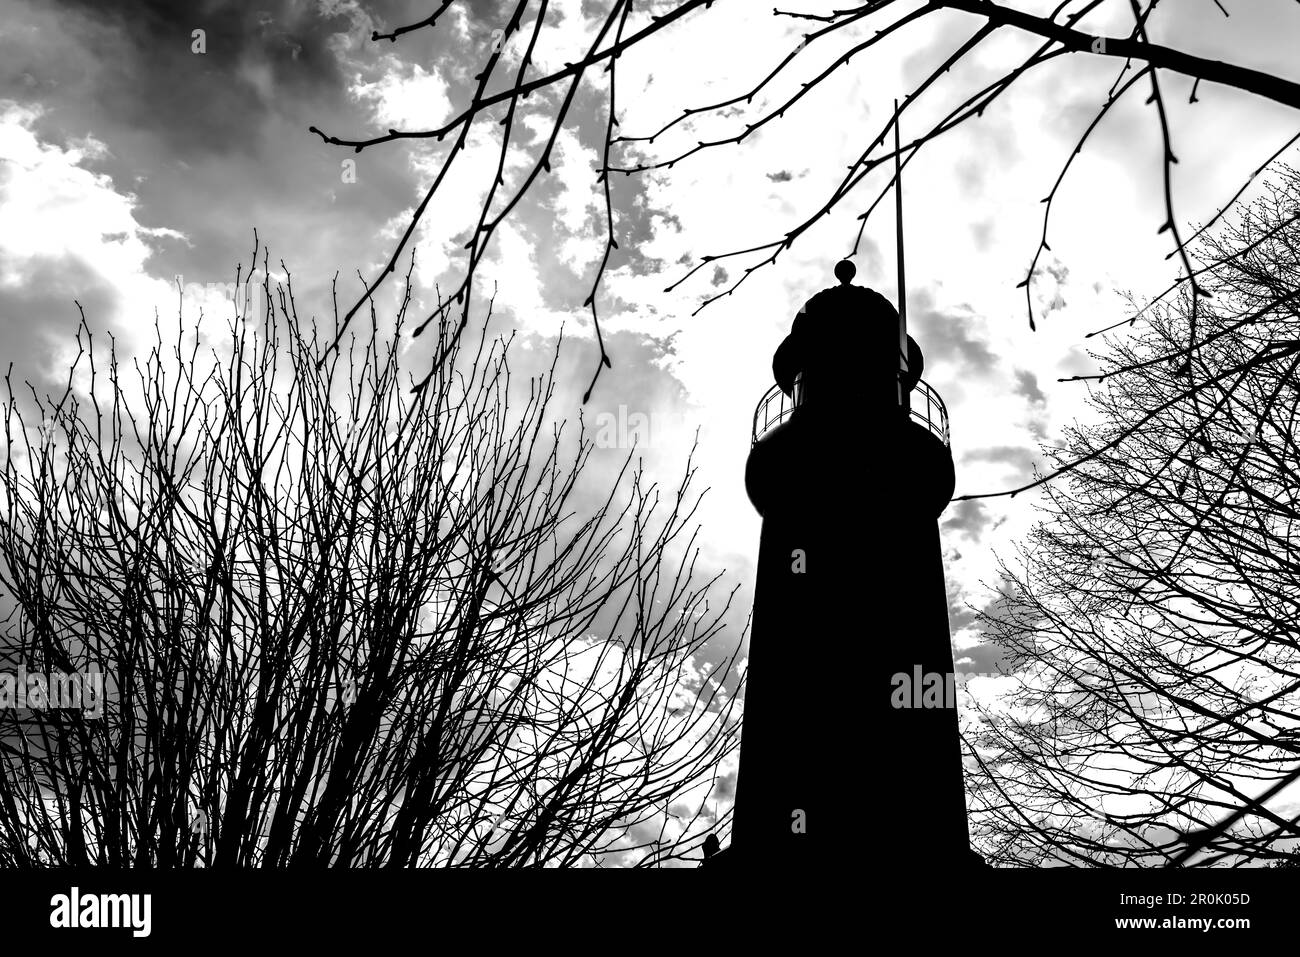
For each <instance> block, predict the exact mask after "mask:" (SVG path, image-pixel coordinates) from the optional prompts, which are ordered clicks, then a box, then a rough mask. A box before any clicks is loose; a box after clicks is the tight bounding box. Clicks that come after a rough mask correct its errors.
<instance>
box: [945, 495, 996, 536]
mask: <svg viewBox="0 0 1300 957" xmlns="http://www.w3.org/2000/svg"><path fill="white" fill-rule="evenodd" d="M991 521H992V518H991V517H990V516H989V513H988V509H987V508H985V507H984V503H983V502H981V501H980V500H979V499H967V500H966V501H963V502H958V503H957V504H956V506H954V507H953V508H952V509H950V510H949V512H948V513H947V514H946V517H945V518H944V520H943V527H944V530H945V531H951V532H958V533H960V534H962V535H964V536H965V537H966V538H969V539H971V540H972V541H976V542H977V541H979V537H980V533H982V532H983V531H984V529H986V528H987V527H988V526H989V523H990V522H991Z"/></svg>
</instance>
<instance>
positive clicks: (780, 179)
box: [767, 169, 794, 183]
mask: <svg viewBox="0 0 1300 957" xmlns="http://www.w3.org/2000/svg"><path fill="white" fill-rule="evenodd" d="M767 178H768V179H770V180H771V181H772V182H774V183H788V182H790V180H792V179H794V174H793V173H791V172H790V171H789V170H788V169H783V170H780V171H779V172H776V173H768V174H767Z"/></svg>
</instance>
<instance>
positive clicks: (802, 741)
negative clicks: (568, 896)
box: [709, 262, 982, 871]
mask: <svg viewBox="0 0 1300 957" xmlns="http://www.w3.org/2000/svg"><path fill="white" fill-rule="evenodd" d="M835 274H836V277H837V279H838V283H837V284H836V285H835V286H833V287H831V288H829V289H825V290H823V291H822V292H820V293H818V294H817V295H815V296H813V297H812V299H810V300H809V301H808V303H807V304H806V305H805V306H804V308H803V309H802V310H800V313H799V315H798V316H797V317H796V318H795V320H794V325H793V328H792V329H791V332H790V335H789V336H787V337H786V339H785V340H784V341H783V342H782V343H781V345H780V347H779V348H778V349H777V351H776V354H775V356H774V358H773V372H774V374H775V378H776V383H777V384H776V385H775V386H774V387H773V388H772V389H771V390H770V391H769V392H768V394H767V395H765V396H764V397H763V399H762V401H761V402H760V403H759V405H758V409H757V411H756V413H755V418H754V434H753V439H754V444H753V447H752V449H751V451H750V454H749V459H748V463H747V465H746V470H745V485H746V490H747V492H748V494H749V498H750V500H751V502H752V503H753V505H754V507H755V508H756V509H757V510H758V512H759V514H760V515H762V517H763V525H762V535H761V539H760V544H759V558H758V575H757V582H756V587H755V598H754V618H753V629H752V632H751V637H750V648H749V672H748V678H747V687H746V691H745V712H744V724H743V728H742V734H741V747H740V770H739V778H738V782H737V792H736V803H735V816H734V821H733V827H732V834H731V843H730V846H729V847H728V848H726V849H725V850H722V851H721V852H719V853H717V854H715V855H714V856H713V857H712V858H711V860H710V861H709V863H710V864H715V863H716V864H726V865H728V866H737V865H742V864H745V865H747V864H754V865H758V866H766V865H772V864H776V865H793V866H802V865H807V866H810V867H820V866H821V865H823V864H829V863H830V862H831V861H832V860H834V861H838V862H840V863H841V865H842V862H843V861H844V860H845V858H846V857H850V858H852V859H857V860H859V861H863V862H867V861H870V862H873V863H878V864H879V865H880V866H882V867H886V868H889V869H891V870H903V871H907V870H919V869H921V868H927V869H928V868H931V867H935V866H943V865H945V864H948V865H955V866H964V865H967V864H971V863H975V862H979V859H978V858H977V857H975V855H973V853H972V852H971V851H970V842H969V836H968V832H967V824H966V805H965V789H964V784H963V775H962V764H961V749H960V739H959V734H958V723H957V712H956V710H955V707H954V704H955V703H954V701H953V700H952V694H951V689H952V686H953V679H952V677H951V676H952V673H953V656H952V645H951V640H950V635H949V630H948V601H947V593H946V589H945V585H944V571H943V559H942V554H941V550H940V544H939V529H938V517H939V515H940V513H941V512H942V511H943V510H944V508H945V507H946V506H947V505H948V503H949V501H950V499H951V497H952V492H953V485H954V473H953V460H952V454H951V451H950V449H949V444H948V438H949V437H948V417H947V412H946V410H945V408H944V405H943V402H942V400H941V399H940V398H939V396H938V394H937V393H936V392H935V391H934V390H933V389H931V388H930V387H929V386H928V385H926V383H924V382H923V381H921V379H920V373H921V369H922V364H923V358H922V355H921V350H920V348H919V347H918V346H917V344H916V342H915V340H913V339H912V338H911V337H910V336H908V335H907V334H906V329H905V326H901V325H900V316H899V314H898V312H897V311H895V309H894V307H893V306H892V305H891V304H890V303H889V302H888V300H886V299H885V298H884V297H883V296H881V295H880V294H879V293H877V292H875V291H874V290H871V289H867V288H865V287H863V286H859V285H855V284H853V281H852V280H853V278H854V267H853V265H852V263H849V262H842V263H840V264H839V265H838V266H837V267H836V270H835ZM904 348H905V349H906V352H905V353H904V352H903V351H902V350H903V349H904ZM945 692H947V693H945ZM981 863H982V862H981Z"/></svg>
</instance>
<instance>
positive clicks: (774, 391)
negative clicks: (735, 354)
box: [753, 377, 950, 445]
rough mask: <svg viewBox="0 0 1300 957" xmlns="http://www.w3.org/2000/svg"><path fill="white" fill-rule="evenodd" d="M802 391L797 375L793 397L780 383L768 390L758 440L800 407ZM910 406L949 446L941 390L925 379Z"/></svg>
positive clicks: (757, 423) (758, 417) (757, 415)
mask: <svg viewBox="0 0 1300 957" xmlns="http://www.w3.org/2000/svg"><path fill="white" fill-rule="evenodd" d="M801 392H802V383H801V382H800V381H799V379H798V377H796V378H795V384H794V397H793V398H791V397H790V396H788V395H786V394H785V393H784V392H782V391H781V387H780V386H778V385H774V386H772V388H770V389H768V390H767V393H766V394H765V395H764V396H763V398H762V399H760V400H759V402H758V407H757V408H755V409H754V432H753V435H754V441H755V442H757V441H758V440H759V439H761V438H762V437H763V436H765V435H766V434H767V433H768V432H770V431H772V430H773V429H774V428H776V427H777V426H778V425H780V424H781V423H782V422H784V421H785V420H786V419H787V418H788V417H789V415H790V413H791V412H793V411H794V410H795V409H796V408H798V406H799V397H800V394H801ZM910 405H911V407H910V408H909V410H908V414H909V415H910V416H911V417H912V418H913V419H915V420H916V421H917V422H919V423H921V425H923V426H925V427H926V428H927V429H929V430H930V432H932V433H933V434H934V435H936V436H938V437H939V439H940V440H941V441H942V442H943V444H944V445H949V444H950V442H949V438H950V436H949V432H948V407H947V406H946V405H944V404H943V399H942V398H940V397H939V393H938V392H936V391H935V390H934V388H933V387H932V386H931V385H930V384H929V383H928V382H926V381H925V380H924V379H922V380H920V381H919V382H917V383H916V387H915V388H913V389H912V392H911V396H910Z"/></svg>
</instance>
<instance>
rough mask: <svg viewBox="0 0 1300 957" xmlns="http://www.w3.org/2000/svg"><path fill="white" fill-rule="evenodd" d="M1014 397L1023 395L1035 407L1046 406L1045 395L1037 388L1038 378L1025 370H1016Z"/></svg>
mask: <svg viewBox="0 0 1300 957" xmlns="http://www.w3.org/2000/svg"><path fill="white" fill-rule="evenodd" d="M1014 391H1015V393H1016V395H1023V396H1024V397H1025V398H1026V399H1028V400H1029V401H1030V402H1031V403H1033V404H1035V405H1046V404H1047V395H1046V394H1045V393H1044V392H1043V390H1042V389H1040V388H1039V387H1038V376H1036V375H1034V374H1033V373H1032V372H1030V371H1029V370H1027V369H1017V370H1016V386H1015V390H1014Z"/></svg>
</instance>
